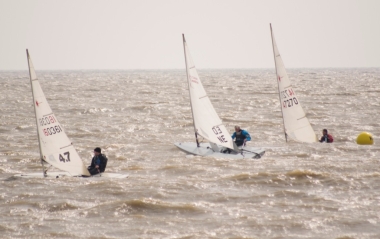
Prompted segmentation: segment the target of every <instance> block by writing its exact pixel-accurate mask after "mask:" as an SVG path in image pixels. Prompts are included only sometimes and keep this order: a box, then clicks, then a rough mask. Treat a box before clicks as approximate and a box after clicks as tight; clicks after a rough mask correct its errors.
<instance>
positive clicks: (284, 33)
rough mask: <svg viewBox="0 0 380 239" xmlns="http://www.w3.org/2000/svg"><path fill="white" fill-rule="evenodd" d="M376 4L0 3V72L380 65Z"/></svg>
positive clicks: (364, 0) (331, 0) (297, 0)
mask: <svg viewBox="0 0 380 239" xmlns="http://www.w3.org/2000/svg"><path fill="white" fill-rule="evenodd" d="M379 11H380V1H377V0H373V1H370V0H361V1H359V0H357V1H350V0H328V1H325V0H316V1H307V0H294V1H290V0H287V1H285V0H282V1H281V0H279V1H264V0H263V1H254V0H251V1H239V0H235V1H223V0H219V1H217V0H215V1H207V0H199V1H198V0H191V1H181V0H173V1H169V0H151V1H148V0H146V1H144V0H142V1H137V0H136V1H127V0H124V1H122V0H120V1H117V0H108V1H96V0H88V1H86V0H65V1H56V0H49V1H48V0H46V1H33V0H25V1H22V0H9V1H7V0H0V32H1V36H0V70H26V69H27V62H26V54H25V49H26V48H28V49H29V51H30V54H31V57H32V60H33V63H34V66H35V68H36V69H37V70H49V69H52V70H55V69H59V70H64V69H182V68H184V56H183V47H182V37H181V34H182V33H184V34H185V36H186V40H187V42H188V45H189V47H190V51H191V54H192V57H193V59H194V62H195V65H196V66H197V68H273V67H274V61H273V53H272V45H271V44H272V43H271V37H270V30H269V23H272V26H273V30H274V34H275V37H276V41H277V45H278V48H279V50H280V53H281V55H282V58H283V60H284V63H285V66H286V67H287V68H292V67H380V46H379V45H380V13H379Z"/></svg>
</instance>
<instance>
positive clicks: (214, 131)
mask: <svg viewBox="0 0 380 239" xmlns="http://www.w3.org/2000/svg"><path fill="white" fill-rule="evenodd" d="M182 39H183V47H184V53H185V64H186V75H187V82H188V88H189V94H190V105H191V112H192V118H193V126H194V133H195V142H184V143H175V144H174V145H175V146H177V147H178V148H179V149H181V150H182V151H184V152H186V153H189V154H193V155H199V156H213V157H217V158H232V159H241V158H260V157H261V156H263V155H264V153H265V151H264V150H263V149H261V148H253V147H243V148H238V147H237V146H236V144H235V143H234V141H233V140H232V138H231V135H230V133H229V132H228V131H227V129H226V127H225V126H224V124H223V122H222V120H221V119H220V118H219V116H218V114H217V113H216V111H215V109H214V107H213V106H212V104H211V101H210V99H209V97H208V96H207V93H206V91H205V89H204V88H203V85H202V82H201V80H200V78H199V76H198V73H197V70H196V68H195V65H194V63H193V60H192V58H191V56H190V52H189V49H188V46H187V43H186V40H185V36H184V35H183V34H182ZM198 136H201V137H203V138H204V139H206V140H208V141H209V142H207V143H199V138H198ZM226 149H230V150H226ZM228 151H229V152H230V153H223V152H228Z"/></svg>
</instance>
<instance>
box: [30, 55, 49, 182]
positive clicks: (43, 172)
mask: <svg viewBox="0 0 380 239" xmlns="http://www.w3.org/2000/svg"><path fill="white" fill-rule="evenodd" d="M26 56H27V58H28V68H29V79H30V85H31V87H32V96H33V107H34V116H35V118H36V126H37V137H38V147H39V149H40V158H41V165H42V174H43V175H44V177H46V173H45V166H44V160H43V157H42V149H41V140H40V134H39V133H38V119H37V113H36V102H34V99H35V98H34V91H33V82H32V74H31V72H30V57H29V51H28V49H26Z"/></svg>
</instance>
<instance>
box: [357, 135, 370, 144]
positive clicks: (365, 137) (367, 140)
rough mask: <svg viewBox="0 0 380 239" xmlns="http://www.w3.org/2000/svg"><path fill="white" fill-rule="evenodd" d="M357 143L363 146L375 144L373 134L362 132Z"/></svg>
mask: <svg viewBox="0 0 380 239" xmlns="http://www.w3.org/2000/svg"><path fill="white" fill-rule="evenodd" d="M356 143H357V144H361V145H365V144H373V137H372V134H370V133H368V132H361V133H360V134H359V135H358V137H357V138H356Z"/></svg>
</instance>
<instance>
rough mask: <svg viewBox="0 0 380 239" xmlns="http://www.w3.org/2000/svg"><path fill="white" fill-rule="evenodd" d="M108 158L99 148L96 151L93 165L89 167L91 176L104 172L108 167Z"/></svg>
mask: <svg viewBox="0 0 380 239" xmlns="http://www.w3.org/2000/svg"><path fill="white" fill-rule="evenodd" d="M107 161H108V159H107V157H106V156H105V155H104V154H102V150H101V149H100V148H99V147H97V148H95V149H94V157H93V158H92V161H91V165H90V166H88V168H87V169H88V171H89V172H90V174H91V175H95V174H98V173H102V172H104V170H106V166H107Z"/></svg>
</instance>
